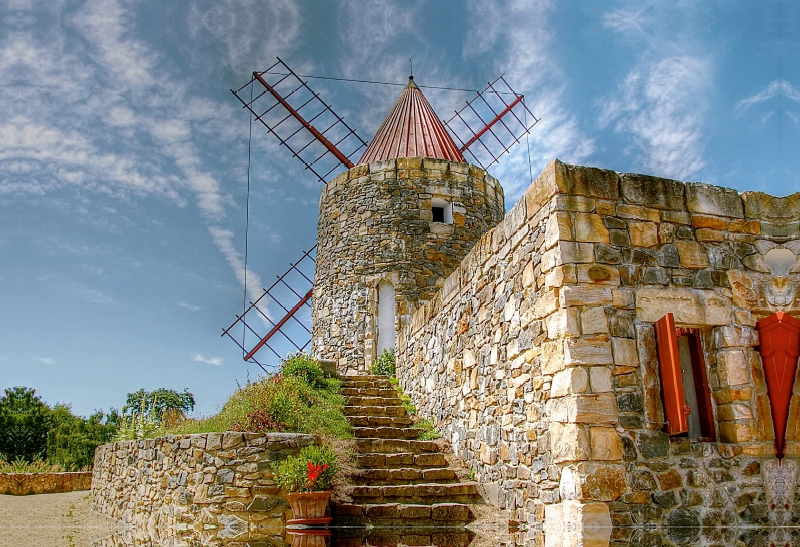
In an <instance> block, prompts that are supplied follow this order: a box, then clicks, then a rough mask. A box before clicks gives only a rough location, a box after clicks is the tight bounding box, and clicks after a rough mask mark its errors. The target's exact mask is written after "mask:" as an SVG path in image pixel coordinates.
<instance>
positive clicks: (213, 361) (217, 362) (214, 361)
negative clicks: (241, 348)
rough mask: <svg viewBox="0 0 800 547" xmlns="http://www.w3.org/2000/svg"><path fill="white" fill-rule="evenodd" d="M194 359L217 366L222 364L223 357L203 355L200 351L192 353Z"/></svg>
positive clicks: (197, 361)
mask: <svg viewBox="0 0 800 547" xmlns="http://www.w3.org/2000/svg"><path fill="white" fill-rule="evenodd" d="M192 361H194V362H195V363H207V364H209V365H214V366H215V367H218V366H220V365H222V357H203V356H202V355H200V354H199V353H193V354H192Z"/></svg>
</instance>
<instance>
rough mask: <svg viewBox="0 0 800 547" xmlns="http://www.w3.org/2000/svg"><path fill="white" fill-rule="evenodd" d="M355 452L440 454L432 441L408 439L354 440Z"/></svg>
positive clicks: (437, 446)
mask: <svg viewBox="0 0 800 547" xmlns="http://www.w3.org/2000/svg"><path fill="white" fill-rule="evenodd" d="M354 443H355V448H356V451H358V452H360V453H362V454H364V453H366V452H382V453H384V454H397V453H400V452H412V453H414V454H421V453H428V452H440V451H441V449H440V448H439V445H438V444H436V443H435V442H433V441H414V440H409V439H355V440H354Z"/></svg>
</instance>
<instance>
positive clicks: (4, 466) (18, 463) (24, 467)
mask: <svg viewBox="0 0 800 547" xmlns="http://www.w3.org/2000/svg"><path fill="white" fill-rule="evenodd" d="M64 471H66V469H64V466H62V465H60V464H57V463H56V464H52V463H47V462H45V461H42V460H38V459H37V460H33V461H31V462H29V461H27V460H24V459H23V458H21V457H19V458H17V459H15V460H14V461H11V462H8V461H6V460H2V459H0V473H63V472H64Z"/></svg>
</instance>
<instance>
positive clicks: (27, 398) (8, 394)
mask: <svg viewBox="0 0 800 547" xmlns="http://www.w3.org/2000/svg"><path fill="white" fill-rule="evenodd" d="M51 426H52V423H51V419H50V407H48V406H47V405H46V404H45V403H44V402H42V398H41V397H39V396H37V395H36V390H35V389H29V388H27V387H12V388H10V389H6V390H5V394H4V395H3V396H2V397H0V458H4V459H6V460H14V461H16V460H17V459H19V458H21V459H23V460H26V461H29V462H32V461H34V460H36V459H43V458H44V456H45V450H46V449H47V432H48V431H49V430H50V428H51Z"/></svg>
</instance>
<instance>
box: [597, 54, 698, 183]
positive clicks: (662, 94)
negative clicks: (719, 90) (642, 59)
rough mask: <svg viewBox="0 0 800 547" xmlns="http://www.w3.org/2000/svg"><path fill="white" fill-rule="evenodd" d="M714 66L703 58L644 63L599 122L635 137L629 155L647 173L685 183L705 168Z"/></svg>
mask: <svg viewBox="0 0 800 547" xmlns="http://www.w3.org/2000/svg"><path fill="white" fill-rule="evenodd" d="M710 72H711V68H710V66H709V62H708V61H707V60H705V59H703V58H699V57H692V56H678V57H668V58H665V59H662V60H661V61H659V62H657V63H655V64H653V65H649V64H646V63H641V64H640V65H638V66H637V67H636V68H634V69H633V70H632V71H631V72H629V73H628V75H627V76H626V77H625V79H624V81H623V82H622V83H621V84H620V86H619V88H620V93H619V95H618V96H617V97H615V98H611V99H609V100H607V101H606V102H605V103H604V104H603V105H602V112H601V114H600V119H599V121H600V124H601V126H605V125H607V124H610V123H613V124H614V130H615V131H617V132H621V133H626V134H628V135H630V137H631V139H632V142H631V145H630V147H629V149H628V152H629V153H632V154H638V156H639V162H640V163H641V165H642V167H643V168H644V169H646V170H647V171H648V172H652V173H658V174H659V175H661V176H666V177H675V178H679V179H686V178H687V177H690V176H692V175H694V174H695V173H697V172H698V171H700V169H702V168H703V167H704V166H705V158H704V140H703V131H702V128H703V123H704V114H705V111H706V108H707V104H706V102H705V100H704V97H705V92H706V91H707V88H708V87H709V84H710V82H709V80H710V76H709V73H710Z"/></svg>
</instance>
